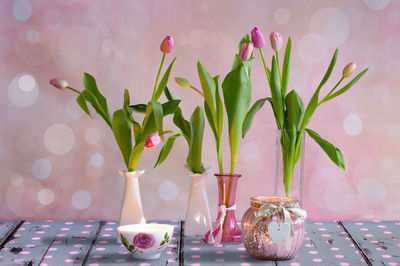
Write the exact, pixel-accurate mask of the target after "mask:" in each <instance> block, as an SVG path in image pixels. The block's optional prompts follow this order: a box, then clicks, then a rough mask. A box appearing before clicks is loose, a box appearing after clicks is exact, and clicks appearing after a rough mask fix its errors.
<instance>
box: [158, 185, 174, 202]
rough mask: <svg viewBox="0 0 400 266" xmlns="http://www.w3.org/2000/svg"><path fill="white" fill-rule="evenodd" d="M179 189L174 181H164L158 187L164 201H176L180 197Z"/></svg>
mask: <svg viewBox="0 0 400 266" xmlns="http://www.w3.org/2000/svg"><path fill="white" fill-rule="evenodd" d="M178 192H179V189H178V187H177V186H176V184H175V183H174V182H172V181H164V182H162V183H161V184H160V186H159V187H158V195H159V196H160V198H161V199H162V200H164V201H171V200H174V199H175V198H176V197H177V196H178Z"/></svg>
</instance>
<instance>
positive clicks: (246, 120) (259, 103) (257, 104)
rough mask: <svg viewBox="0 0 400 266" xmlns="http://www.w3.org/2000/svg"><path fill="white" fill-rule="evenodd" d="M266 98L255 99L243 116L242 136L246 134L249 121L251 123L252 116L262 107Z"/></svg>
mask: <svg viewBox="0 0 400 266" xmlns="http://www.w3.org/2000/svg"><path fill="white" fill-rule="evenodd" d="M267 100H268V99H267V98H262V99H259V100H257V101H256V102H255V103H254V104H253V106H252V107H251V108H250V110H249V111H248V112H247V114H246V117H245V118H244V121H243V129H242V138H244V136H246V133H247V131H249V129H250V126H251V123H253V119H254V116H255V115H256V113H257V112H258V110H260V109H261V108H262V107H263V105H264V103H265V101H267Z"/></svg>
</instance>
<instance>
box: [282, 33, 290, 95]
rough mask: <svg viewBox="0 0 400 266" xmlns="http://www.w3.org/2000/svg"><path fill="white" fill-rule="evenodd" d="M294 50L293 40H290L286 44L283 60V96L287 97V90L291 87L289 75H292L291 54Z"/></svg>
mask: <svg viewBox="0 0 400 266" xmlns="http://www.w3.org/2000/svg"><path fill="white" fill-rule="evenodd" d="M291 49H292V40H291V39H290V37H289V40H288V42H287V44H286V50H285V57H284V59H283V68H282V96H283V97H285V96H286V92H287V88H288V86H289V74H290V53H291Z"/></svg>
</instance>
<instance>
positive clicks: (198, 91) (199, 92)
mask: <svg viewBox="0 0 400 266" xmlns="http://www.w3.org/2000/svg"><path fill="white" fill-rule="evenodd" d="M189 87H190V88H192V89H193V90H194V91H196V92H197V93H198V94H200V95H201V96H202V97H203V98H204V94H203V93H202V92H201V91H200V90H198V89H196V88H195V87H193V86H192V85H190V86H189Z"/></svg>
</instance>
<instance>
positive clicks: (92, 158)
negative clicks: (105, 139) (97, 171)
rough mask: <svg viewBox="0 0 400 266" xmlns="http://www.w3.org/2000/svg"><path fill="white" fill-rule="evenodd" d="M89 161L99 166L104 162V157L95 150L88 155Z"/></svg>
mask: <svg viewBox="0 0 400 266" xmlns="http://www.w3.org/2000/svg"><path fill="white" fill-rule="evenodd" d="M90 163H91V164H92V165H94V166H96V167H100V166H102V165H103V163H104V157H103V155H102V154H101V153H99V152H96V153H94V154H92V156H90Z"/></svg>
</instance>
